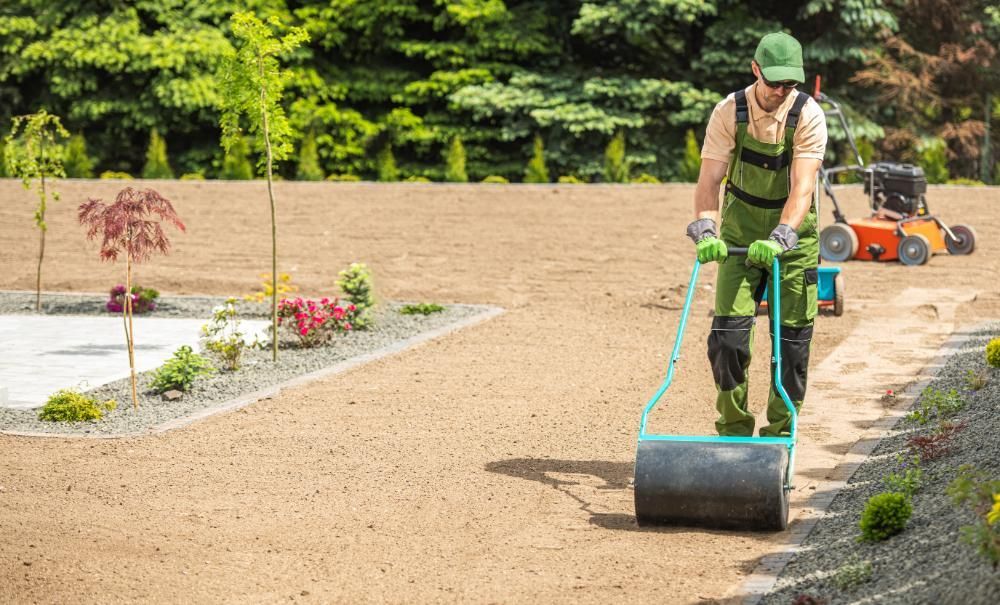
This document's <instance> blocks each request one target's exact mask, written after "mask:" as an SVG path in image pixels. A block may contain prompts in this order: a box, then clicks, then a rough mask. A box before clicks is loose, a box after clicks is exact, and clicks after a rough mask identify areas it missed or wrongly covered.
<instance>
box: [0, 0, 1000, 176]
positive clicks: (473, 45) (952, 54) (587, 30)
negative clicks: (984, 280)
mask: <svg viewBox="0 0 1000 605" xmlns="http://www.w3.org/2000/svg"><path fill="white" fill-rule="evenodd" d="M243 9H249V10H253V11H255V12H256V13H257V15H258V16H259V17H261V18H262V19H266V18H268V17H271V16H276V17H279V18H280V20H281V22H282V23H284V24H286V25H287V27H292V26H300V27H303V28H305V29H306V30H307V31H308V33H309V35H310V37H311V42H310V43H309V44H308V46H306V47H302V48H299V49H296V50H295V52H294V53H293V54H292V56H291V57H290V59H289V64H290V65H291V67H292V71H293V77H292V78H291V79H290V80H289V81H288V82H287V88H286V94H285V97H284V100H283V105H284V109H285V112H286V113H287V116H288V121H289V125H290V129H291V135H292V143H293V148H294V150H293V152H292V154H291V156H290V157H289V159H288V161H285V162H283V163H282V164H281V165H280V167H279V170H280V173H281V175H282V176H283V177H285V178H296V177H297V176H298V175H299V174H301V175H302V177H303V178H317V176H319V175H323V174H326V175H337V176H336V177H334V178H338V179H345V180H346V179H350V178H353V176H360V177H363V178H365V179H372V180H375V179H378V178H383V179H387V178H399V179H406V178H412V177H426V178H430V179H432V180H445V179H446V170H447V164H446V162H445V161H444V158H446V157H447V155H448V149H449V146H450V145H451V143H452V141H453V140H455V137H460V139H461V142H462V145H463V147H464V151H465V154H466V164H465V170H466V172H467V175H468V178H469V180H471V181H481V180H482V179H483V178H484V177H486V176H488V175H498V176H503V177H506V178H508V179H510V180H512V181H521V180H523V178H524V175H525V172H526V166H527V163H528V161H529V160H530V158H531V157H532V154H533V152H534V149H535V137H536V135H537V136H540V137H541V139H542V141H543V142H544V154H545V165H546V167H547V169H548V172H549V177H550V178H551V180H557V179H558V178H559V177H560V176H569V175H574V176H576V177H578V178H581V179H584V180H589V181H600V180H603V179H604V178H605V176H604V173H605V170H604V168H605V162H604V158H605V150H606V148H607V146H608V144H609V143H610V142H611V140H612V138H613V137H614V136H615V135H616V133H618V132H622V133H624V137H625V139H626V140H627V147H626V158H625V164H626V165H627V166H628V167H629V168H630V170H631V174H630V175H629V178H633V179H634V178H636V177H637V176H638V175H639V174H643V173H644V174H648V175H651V176H653V177H656V178H658V179H661V180H682V179H688V178H690V175H691V169H690V163H688V164H685V163H684V155H685V143H686V133H687V131H688V130H692V131H694V134H695V137H696V140H697V141H698V142H699V143H700V141H701V138H702V137H703V135H704V127H705V122H706V120H707V117H708V115H709V113H710V111H711V109H712V106H713V105H714V104H715V103H716V102H718V101H719V100H720V99H721V98H722V97H723V95H725V94H727V93H729V92H731V91H733V90H735V89H736V88H738V87H741V86H744V85H746V84H748V83H749V82H750V80H751V78H752V76H751V75H750V73H749V61H750V58H751V57H752V54H753V49H754V47H755V46H756V43H757V40H758V39H759V38H760V36H761V35H763V34H764V33H767V32H770V31H776V30H782V29H783V30H786V31H789V32H790V33H792V34H793V35H795V36H796V37H798V38H799V39H800V40H801V41H802V42H803V45H804V48H805V52H806V63H807V73H808V74H809V77H810V78H811V77H812V76H814V75H815V74H822V76H823V83H824V84H823V87H824V90H825V91H827V92H828V93H829V94H830V95H831V96H834V97H836V98H838V99H839V100H841V101H842V102H843V104H844V105H845V107H846V109H847V112H848V114H849V116H850V118H851V119H852V121H853V128H854V130H855V135H856V136H858V137H859V138H861V139H863V140H864V141H865V142H866V144H867V145H870V146H871V148H872V149H873V152H874V159H880V158H899V159H905V160H912V161H920V160H921V157H922V154H924V153H928V152H927V151H926V150H934V151H933V153H939V152H940V151H942V150H943V151H944V154H945V159H946V172H947V176H950V177H951V178H955V177H966V178H975V179H980V178H984V177H987V178H992V175H993V173H994V171H995V170H996V169H997V168H996V162H995V159H996V158H997V156H1000V153H998V151H1000V146H998V145H996V144H992V145H990V146H986V145H985V144H984V143H985V142H986V140H987V122H988V121H995V120H997V119H1000V90H998V89H1000V69H998V66H997V65H998V63H997V62H998V61H1000V57H998V55H997V49H998V46H1000V8H998V7H997V6H996V4H995V1H994V0H806V1H802V2H797V3H790V2H779V1H777V0H762V1H760V2H754V3H744V2H737V1H736V0H589V1H581V0H530V1H529V0H507V1H504V0H301V1H294V0H248V1H237V0H220V1H217V2H202V1H195V0H134V1H131V2H128V1H124V0H91V1H89V2H74V1H70V0H7V1H6V2H4V3H3V6H2V7H0V135H2V134H5V133H4V132H2V130H3V129H5V128H7V125H8V124H9V123H10V117H11V116H14V115H22V114H28V113H34V112H36V111H38V110H39V109H42V108H44V109H46V110H48V111H49V112H51V113H54V114H56V115H59V116H61V117H62V118H63V121H64V124H65V125H66V127H67V129H68V130H69V131H70V132H72V133H74V136H78V137H81V138H80V139H74V141H75V142H74V144H75V145H76V146H77V150H76V151H74V153H76V154H79V149H81V148H85V149H86V151H87V152H88V153H89V155H90V157H91V158H92V161H93V166H92V168H91V167H87V168H86V169H85V170H80V171H79V172H80V173H86V172H87V171H88V170H93V172H94V173H101V172H106V171H116V172H126V173H129V174H141V173H142V169H143V165H142V164H141V162H142V160H143V158H145V157H146V153H147V145H148V143H149V140H150V136H151V134H150V133H151V132H152V131H153V130H154V129H155V130H156V131H157V132H158V133H159V134H160V136H162V137H163V139H164V141H165V142H166V146H167V149H168V150H169V153H170V157H169V164H170V165H171V166H172V167H173V169H174V171H175V172H176V174H185V173H200V174H204V175H206V176H208V177H210V178H217V177H222V176H226V177H227V178H248V177H250V176H252V173H251V174H248V171H247V169H246V165H245V163H244V161H243V160H242V159H241V158H240V157H231V158H229V160H228V161H227V160H226V157H225V155H224V153H223V151H222V149H221V147H220V145H219V138H220V132H219V126H218V125H219V115H218V109H217V107H218V101H219V99H218V91H217V90H216V88H215V87H214V86H213V84H212V82H213V75H214V74H215V72H216V71H217V70H218V68H219V66H220V64H221V62H222V59H223V58H224V57H225V56H227V55H228V54H230V53H232V52H233V42H232V36H231V32H230V31H229V28H230V24H229V16H230V15H231V14H232V13H233V12H234V11H236V10H243ZM279 33H280V32H279ZM808 88H810V89H811V86H809V87H808ZM993 130H995V128H994V129H993ZM310 133H312V134H310ZM831 136H832V139H833V144H832V145H831V148H830V152H829V153H830V159H831V160H834V159H837V160H843V159H846V148H845V147H844V143H843V140H844V136H843V133H841V132H839V131H838V129H836V128H834V127H831ZM991 138H992V139H993V140H995V139H996V138H997V137H996V136H992V137H991ZM313 141H315V146H313ZM938 141H940V142H941V143H938ZM84 142H85V144H84ZM942 144H943V148H942V147H940V145H942ZM303 149H304V150H305V155H306V157H305V158H300V157H299V155H300V153H302V150H303ZM235 151H236V155H237V156H239V155H240V153H241V150H239V149H237V150H235ZM243 153H245V152H243ZM314 153H315V157H316V158H317V162H318V166H317V165H316V163H314V160H313V154H314ZM303 164H304V166H303ZM300 167H301V170H300ZM251 170H252V168H251ZM74 172H76V170H75V169H74Z"/></svg>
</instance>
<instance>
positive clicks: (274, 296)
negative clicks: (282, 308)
mask: <svg viewBox="0 0 1000 605" xmlns="http://www.w3.org/2000/svg"><path fill="white" fill-rule="evenodd" d="M257 58H258V61H257V66H258V72H259V73H260V79H261V82H263V81H264V61H263V57H261V56H260V55H258V56H257ZM260 113H261V123H262V125H263V131H264V149H265V150H266V152H267V197H268V199H269V200H270V201H271V361H275V362H276V361H278V225H277V222H276V221H275V212H274V184H273V178H272V176H273V175H272V170H273V156H272V153H271V135H270V132H269V129H268V124H267V89H266V88H265V87H264V85H263V84H262V85H261V87H260Z"/></svg>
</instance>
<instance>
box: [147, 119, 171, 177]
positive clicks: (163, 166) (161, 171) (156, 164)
mask: <svg viewBox="0 0 1000 605" xmlns="http://www.w3.org/2000/svg"><path fill="white" fill-rule="evenodd" d="M142 178H144V179H172V178H174V171H173V170H171V168H170V162H169V161H168V160H167V143H166V141H164V140H163V137H161V136H160V133H159V132H157V131H156V129H153V131H152V132H150V133H149V148H148V149H147V150H146V165H145V166H144V167H143V168H142Z"/></svg>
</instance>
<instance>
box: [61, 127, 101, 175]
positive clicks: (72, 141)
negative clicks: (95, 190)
mask: <svg viewBox="0 0 1000 605" xmlns="http://www.w3.org/2000/svg"><path fill="white" fill-rule="evenodd" d="M63 168H64V169H65V170H66V176H68V177H70V178H75V179H89V178H93V177H94V160H92V159H91V158H90V156H89V155H87V141H86V140H85V139H84V138H83V135H82V134H75V135H73V136H71V137H70V138H69V142H68V143H67V144H66V159H65V160H64V161H63Z"/></svg>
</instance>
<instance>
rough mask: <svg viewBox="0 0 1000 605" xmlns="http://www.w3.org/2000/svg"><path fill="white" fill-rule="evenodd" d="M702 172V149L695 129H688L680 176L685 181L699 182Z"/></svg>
mask: <svg viewBox="0 0 1000 605" xmlns="http://www.w3.org/2000/svg"><path fill="white" fill-rule="evenodd" d="M699 172H701V150H700V149H698V141H697V139H695V137H694V131H693V130H688V131H687V134H686V135H685V136H684V157H683V159H681V170H680V177H681V181H683V182H685V183H697V182H698V173H699Z"/></svg>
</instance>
